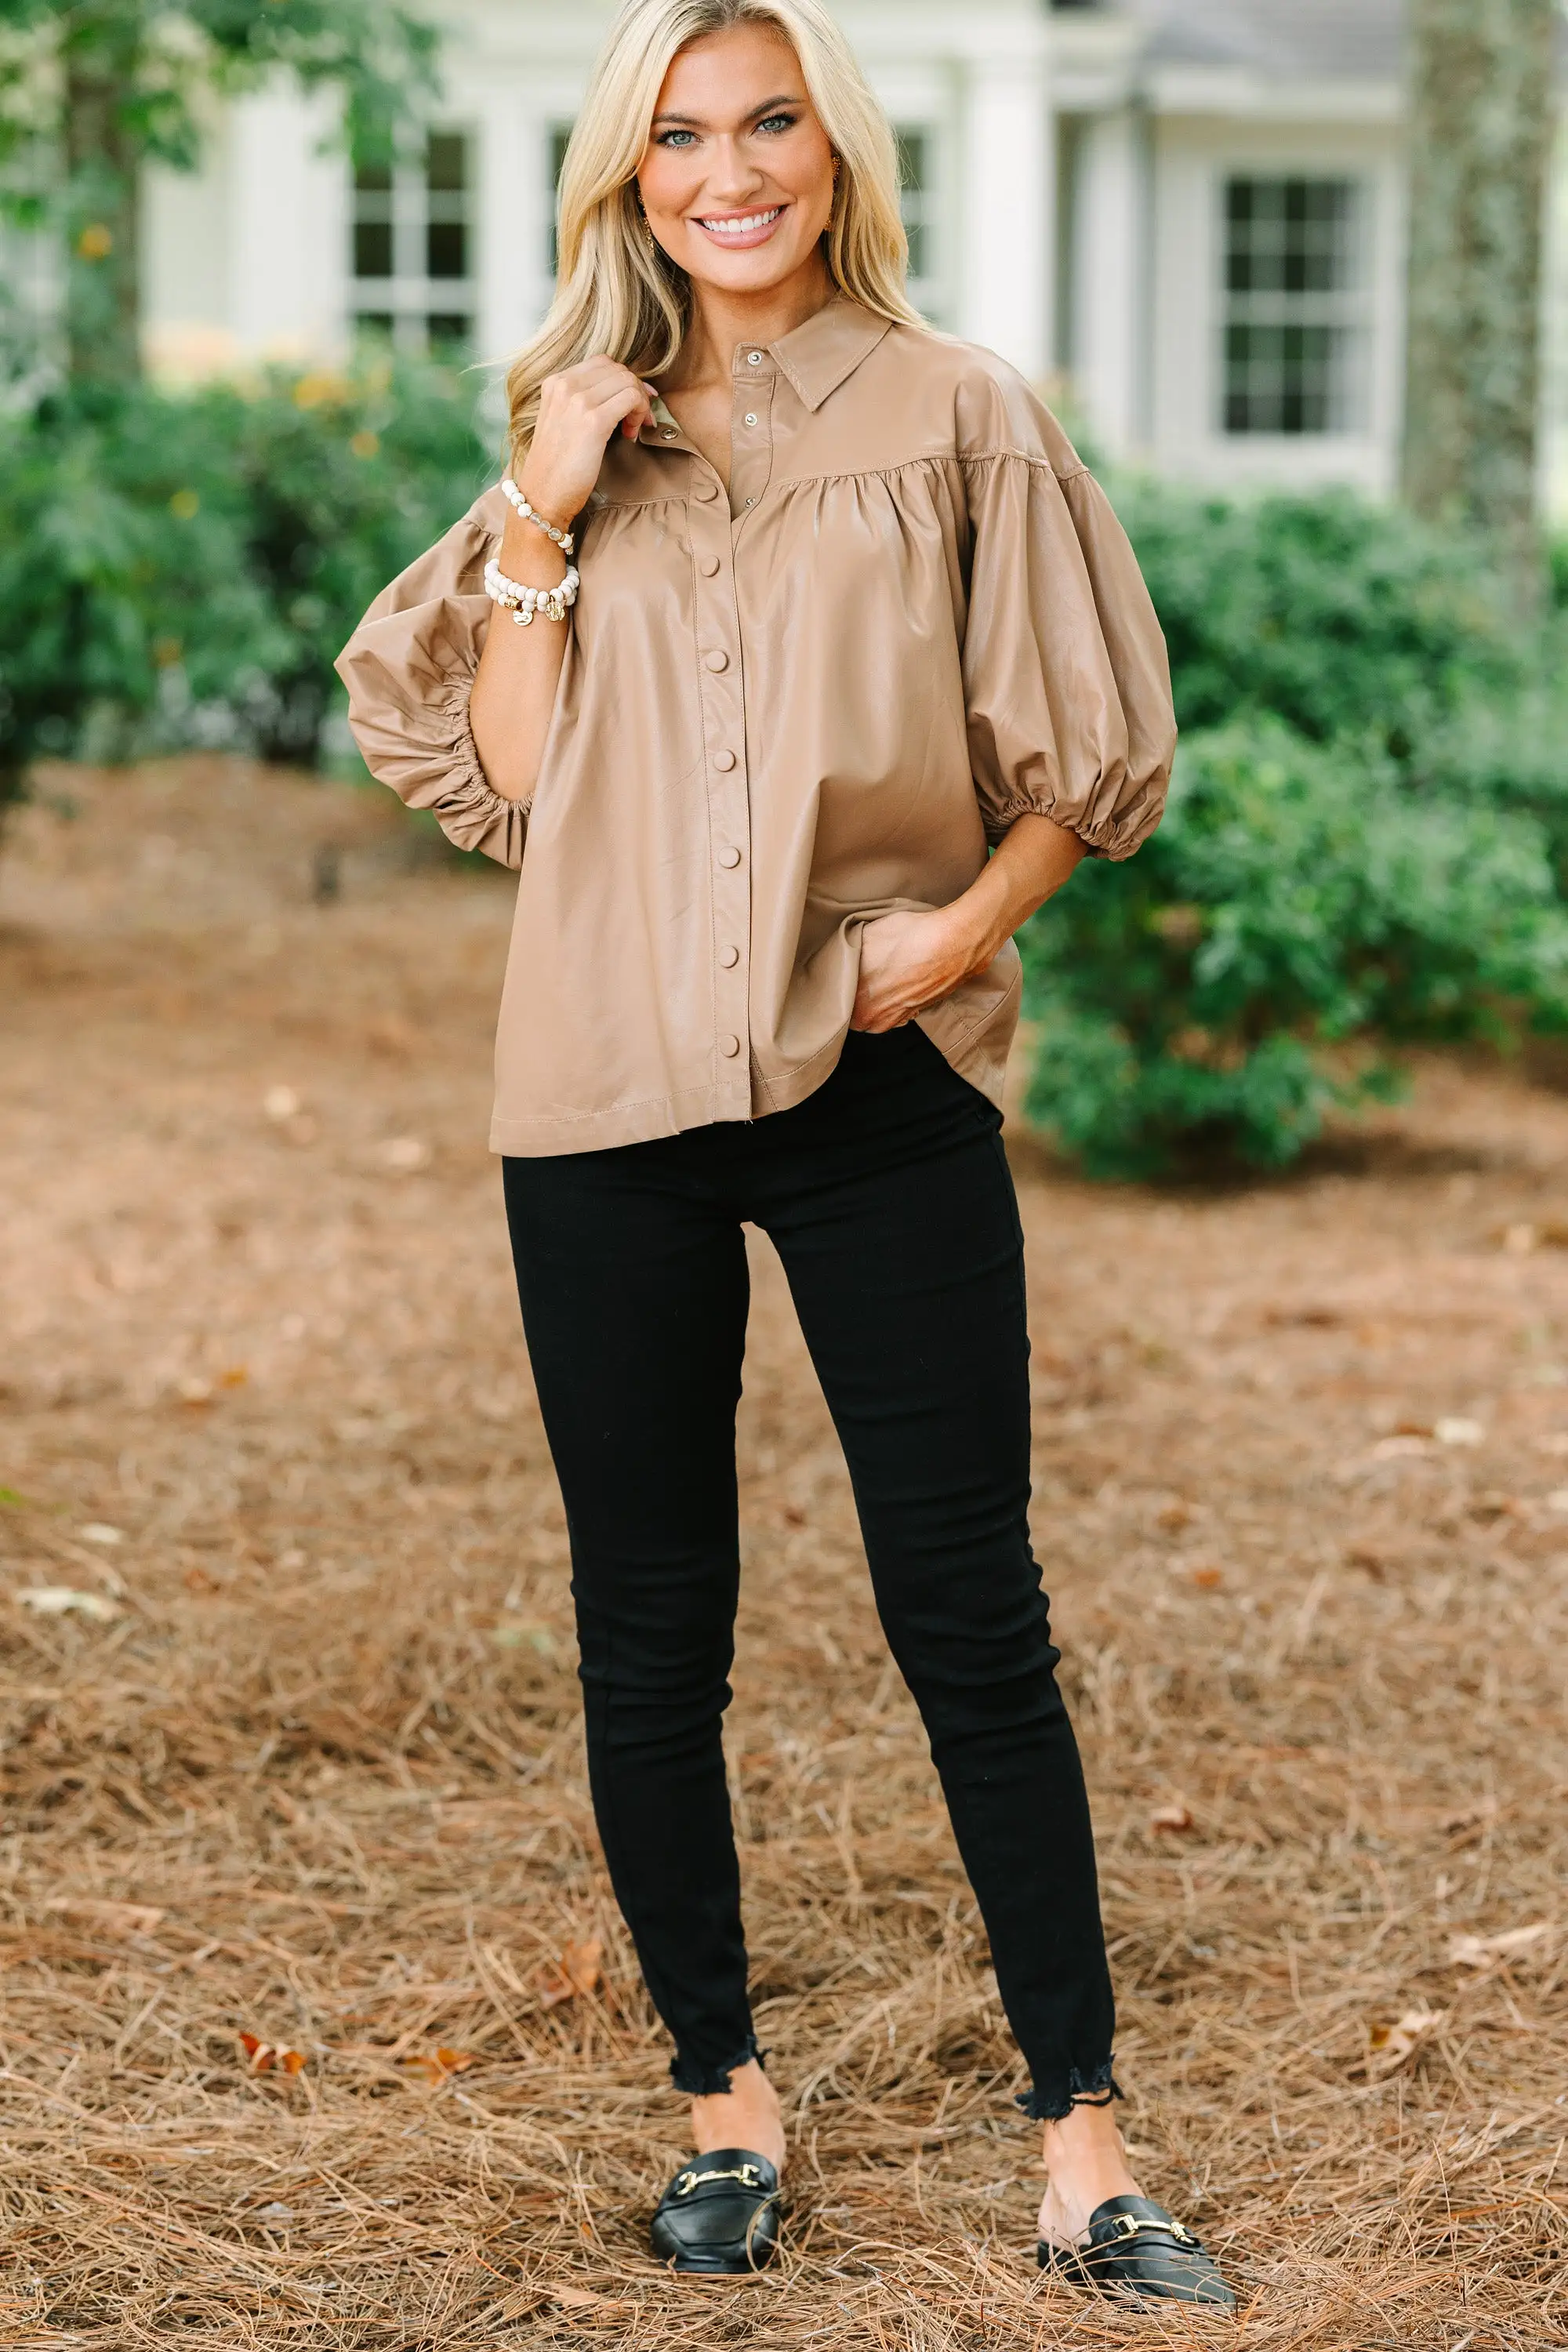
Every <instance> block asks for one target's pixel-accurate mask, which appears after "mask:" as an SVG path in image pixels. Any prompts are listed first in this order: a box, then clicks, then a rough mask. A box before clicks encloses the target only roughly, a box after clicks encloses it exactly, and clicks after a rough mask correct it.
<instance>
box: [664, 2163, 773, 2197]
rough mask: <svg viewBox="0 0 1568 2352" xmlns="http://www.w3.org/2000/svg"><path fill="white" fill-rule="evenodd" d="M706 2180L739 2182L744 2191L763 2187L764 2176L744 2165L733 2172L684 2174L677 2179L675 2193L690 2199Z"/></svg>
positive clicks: (754, 2167)
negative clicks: (692, 2193) (694, 2190)
mask: <svg viewBox="0 0 1568 2352" xmlns="http://www.w3.org/2000/svg"><path fill="white" fill-rule="evenodd" d="M705 2180H738V2181H739V2182H740V2184H741V2186H742V2189H760V2188H761V2187H762V2185H763V2176H762V2174H761V2173H760V2172H759V2171H758V2170H757V2168H756V2166H755V2165H754V2164H742V2165H741V2166H740V2167H739V2168H737V2169H736V2170H734V2171H731V2172H683V2173H681V2174H679V2177H678V2178H677V2180H676V2183H675V2193H676V2195H677V2196H678V2197H689V2196H690V2194H691V2192H692V2190H693V2189H700V2188H701V2186H702V2184H703V2182H704V2181H705Z"/></svg>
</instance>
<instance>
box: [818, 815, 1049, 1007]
mask: <svg viewBox="0 0 1568 2352" xmlns="http://www.w3.org/2000/svg"><path fill="white" fill-rule="evenodd" d="M1083 854H1084V849H1083V844H1082V842H1081V841H1079V839H1078V838H1077V836H1076V835H1073V834H1070V833H1068V831H1067V830H1066V828H1065V826H1062V825H1059V824H1056V823H1055V821H1054V820H1053V819H1052V818H1050V817H1048V816H1034V815H1029V816H1021V817H1018V818H1016V820H1015V822H1014V823H1013V824H1012V825H1011V826H1010V827H1009V829H1008V831H1007V833H1006V834H1005V835H1004V837H1003V839H1002V842H1001V844H1000V845H999V847H998V848H997V851H996V854H995V856H994V857H990V858H987V860H986V862H985V865H984V868H983V870H982V871H981V873H980V874H979V875H978V876H977V877H975V879H974V880H973V882H972V883H971V884H970V886H969V887H968V889H967V890H965V891H964V893H963V896H962V898H955V899H954V900H953V901H952V905H951V906H950V907H938V908H935V909H934V910H933V912H931V914H929V915H925V914H897V915H879V916H878V917H877V919H876V920H875V922H870V923H868V924H867V926H866V928H865V929H864V930H863V931H862V932H861V934H860V985H859V987H858V989H857V990H856V992H855V1010H854V1012H853V1013H851V1014H850V1016H849V1026H850V1027H851V1029H869V1030H871V1031H873V1032H876V1031H879V1030H882V1029H901V1028H902V1027H903V1025H904V1024H905V1022H906V1021H912V1020H913V1019H914V1016H915V1014H916V1013H923V1012H925V1011H926V1009H927V1007H928V1006H930V1005H932V1004H940V1003H942V998H943V997H944V996H951V995H952V992H953V990H954V989H955V988H958V987H960V986H962V984H963V982H964V981H966V980H969V979H972V978H973V975H974V974H975V973H976V972H979V971H984V970H985V969H986V967H987V965H988V964H991V963H993V962H994V961H995V959H996V958H997V956H999V955H1000V954H1001V952H1002V950H1003V948H1004V947H1005V944H1006V942H1007V941H1008V940H1010V939H1011V938H1012V936H1013V934H1014V932H1015V931H1016V929H1017V928H1018V926H1019V924H1020V923H1023V922H1026V921H1027V920H1028V918H1029V917H1030V916H1031V915H1032V914H1033V913H1034V911H1035V909H1036V908H1037V907H1043V906H1044V905H1045V902H1046V900H1047V898H1051V897H1052V896H1053V895H1054V894H1055V893H1056V892H1057V891H1058V890H1059V889H1060V888H1061V887H1062V884H1063V883H1064V882H1065V881H1066V880H1067V878H1068V875H1069V874H1071V873H1072V871H1073V869H1074V867H1075V866H1077V865H1078V862H1079V858H1080V857H1082V856H1083Z"/></svg>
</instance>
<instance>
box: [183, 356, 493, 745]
mask: <svg viewBox="0 0 1568 2352" xmlns="http://www.w3.org/2000/svg"><path fill="white" fill-rule="evenodd" d="M196 406H197V407H198V408H199V410H200V412H201V415H202V419H203V424H204V427H205V429H208V430H212V431H214V432H216V435H217V436H218V437H219V439H220V440H221V442H222V443H223V446H225V448H226V450H228V451H229V452H230V453H231V455H230V459H229V462H230V464H231V466H232V467H233V469H234V473H235V477H236V479H237V483H238V486H239V489H240V493H241V497H242V499H243V504H244V511H245V531H246V562H247V567H248V570H249V572H250V575H251V577H252V578H253V579H254V580H255V581H256V582H257V583H258V584H259V585H260V587H261V588H262V589H263V591H264V593H266V595H267V597H268V603H269V608H270V612H271V615H272V622H273V625H274V627H275V628H276V629H278V630H279V631H281V632H283V633H284V634H285V635H286V637H287V640H288V643H287V649H286V650H285V651H284V652H283V653H282V655H281V656H279V658H277V659H275V660H274V661H273V662H271V663H269V664H268V665H267V666H266V667H263V668H260V669H258V671H257V672H255V673H254V674H253V675H252V676H251V677H248V678H247V680H246V681H245V684H244V688H243V692H242V695H241V696H240V698H239V701H240V707H241V709H243V713H244V717H245V720H246V723H247V729H248V731H249V733H250V734H251V736H252V738H253V740H255V742H256V744H257V748H258V750H259V751H261V752H262V753H263V754H264V756H265V757H267V758H268V759H276V760H280V761H294V762H296V763H303V764H305V765H308V766H310V765H314V764H315V762H316V761H318V760H319V758H320V756H321V745H322V736H323V728H324V725H325V722H326V719H327V714H328V712H329V710H330V709H331V708H332V707H333V705H334V703H335V701H336V700H337V698H338V697H339V694H340V689H339V687H338V683H337V680H336V678H335V677H334V676H333V673H332V662H333V659H334V657H335V656H336V655H337V654H338V653H339V651H340V650H341V648H342V645H343V643H344V641H345V639H346V638H347V637H348V635H349V633H350V631H351V630H352V629H353V625H354V624H355V622H356V621H357V620H358V619H359V617H360V615H361V614H362V613H363V611H364V608H365V606H366V605H367V604H369V603H370V601H371V599H372V598H373V597H374V596H375V595H376V594H377V593H379V591H380V590H381V589H383V588H384V586H385V585H386V583H387V582H388V581H389V580H391V579H393V578H394V577H395V575H396V573H398V572H401V571H402V570H403V568H404V566H405V564H408V563H411V562H413V561H414V558H415V557H416V555H419V554H421V553H422V552H423V551H424V550H425V549H426V548H427V547H428V546H429V545H430V544H431V543H432V541H435V540H437V539H438V538H439V537H440V535H441V533H442V532H443V531H444V530H446V529H447V525H448V524H449V523H452V522H454V521H456V520H457V518H458V516H459V515H460V514H461V513H463V511H464V510H465V509H466V508H468V506H470V505H471V504H472V502H473V500H474V499H476V498H477V497H478V495H479V491H480V489H481V488H483V487H484V484H485V482H486V480H487V479H489V480H493V479H494V478H495V476H496V474H497V472H498V470H499V467H498V462H497V458H496V457H495V455H494V453H493V452H491V453H487V451H486V450H485V448H484V447H483V446H482V445H481V442H480V440H479V436H478V434H477V432H476V428H475V420H474V408H473V401H472V398H471V396H466V395H465V394H464V393H463V391H462V389H461V387H460V386H459V384H458V383H457V382H456V381H455V380H454V378H453V377H452V376H451V375H450V374H448V373H446V372H444V371H442V370H440V369H438V368H436V367H416V366H412V365H410V364H408V363H406V362H405V363H403V364H402V365H401V366H399V367H398V368H397V369H396V371H394V370H393V369H392V368H391V367H390V365H384V366H382V367H379V368H372V369H370V370H369V371H368V372H366V373H362V374H361V375H359V376H357V377H340V376H333V375H330V374H325V373H314V374H309V375H304V376H288V375H282V374H277V375H274V376H272V377H271V378H269V379H268V382H267V383H266V384H265V385H264V386H263V387H262V388H261V389H260V390H259V391H258V392H252V393H250V394H244V393H240V392H237V391H236V390H233V389H232V388H229V387H225V386H218V387H215V388H213V389H211V390H209V391H207V392H205V394H202V395H201V397H200V399H199V401H198V402H197V403H196Z"/></svg>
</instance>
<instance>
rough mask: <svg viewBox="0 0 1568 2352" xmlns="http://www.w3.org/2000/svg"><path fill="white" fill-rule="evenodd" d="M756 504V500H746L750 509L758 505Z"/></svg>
mask: <svg viewBox="0 0 1568 2352" xmlns="http://www.w3.org/2000/svg"><path fill="white" fill-rule="evenodd" d="M756 503H757V502H756V500H755V499H747V500H746V504H747V505H748V506H749V507H754V506H755V505H756Z"/></svg>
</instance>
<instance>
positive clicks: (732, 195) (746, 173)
mask: <svg viewBox="0 0 1568 2352" xmlns="http://www.w3.org/2000/svg"><path fill="white" fill-rule="evenodd" d="M716 144H717V151H718V152H716V154H715V155H714V158H713V162H712V164H711V167H710V171H709V173H708V195H709V199H710V202H711V203H713V204H716V205H743V204H744V203H745V201H746V199H747V197H748V196H754V195H755V194H756V193H757V190H758V189H759V188H760V187H761V186H762V184H763V174H762V173H761V172H760V171H759V170H758V168H757V166H756V164H755V163H753V162H752V160H751V159H750V157H748V155H747V154H746V152H745V148H744V145H743V143H742V141H740V140H739V139H737V138H736V137H735V136H734V134H733V133H732V132H726V133H725V134H724V136H723V137H722V138H721V139H720V140H719V141H718V142H716Z"/></svg>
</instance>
